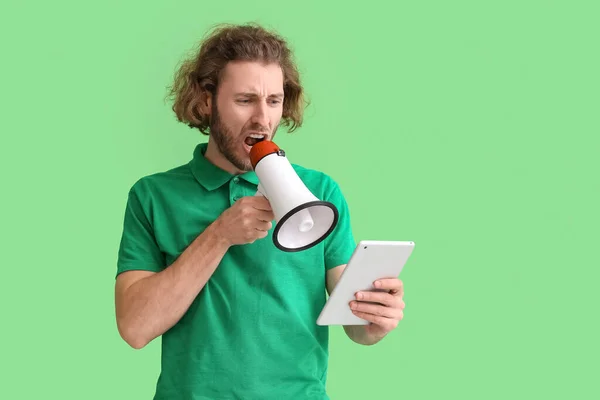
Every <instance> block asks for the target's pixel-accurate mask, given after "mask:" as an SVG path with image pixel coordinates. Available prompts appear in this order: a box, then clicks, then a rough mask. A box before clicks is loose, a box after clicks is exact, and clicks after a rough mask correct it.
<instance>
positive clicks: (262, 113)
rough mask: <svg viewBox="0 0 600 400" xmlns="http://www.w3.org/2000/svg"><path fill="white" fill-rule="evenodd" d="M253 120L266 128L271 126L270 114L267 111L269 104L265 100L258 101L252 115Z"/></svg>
mask: <svg viewBox="0 0 600 400" xmlns="http://www.w3.org/2000/svg"><path fill="white" fill-rule="evenodd" d="M252 122H253V123H255V124H257V125H260V126H263V127H265V128H268V127H269V114H268V112H267V104H266V103H265V102H262V101H261V102H257V103H256V108H255V109H254V115H253V116H252Z"/></svg>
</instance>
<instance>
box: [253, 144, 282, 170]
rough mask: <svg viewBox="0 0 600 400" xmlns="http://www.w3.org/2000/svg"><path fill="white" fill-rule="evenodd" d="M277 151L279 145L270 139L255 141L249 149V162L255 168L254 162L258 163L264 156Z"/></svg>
mask: <svg viewBox="0 0 600 400" xmlns="http://www.w3.org/2000/svg"><path fill="white" fill-rule="evenodd" d="M277 152H279V147H278V146H277V145H276V144H275V143H273V142H271V141H270V140H263V141H261V142H258V143H256V144H255V145H254V146H252V148H251V149H250V162H251V163H252V168H256V164H258V162H259V161H260V160H262V159H263V158H264V157H265V156H268V155H269V154H272V153H277Z"/></svg>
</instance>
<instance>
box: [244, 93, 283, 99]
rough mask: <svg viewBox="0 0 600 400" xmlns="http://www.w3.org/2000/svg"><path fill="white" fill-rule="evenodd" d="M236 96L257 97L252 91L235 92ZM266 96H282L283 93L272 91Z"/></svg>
mask: <svg viewBox="0 0 600 400" xmlns="http://www.w3.org/2000/svg"><path fill="white" fill-rule="evenodd" d="M235 95H236V96H245V97H257V94H256V93H254V92H239V93H236V94H235ZM268 97H278V98H283V93H274V94H272V95H270V96H268Z"/></svg>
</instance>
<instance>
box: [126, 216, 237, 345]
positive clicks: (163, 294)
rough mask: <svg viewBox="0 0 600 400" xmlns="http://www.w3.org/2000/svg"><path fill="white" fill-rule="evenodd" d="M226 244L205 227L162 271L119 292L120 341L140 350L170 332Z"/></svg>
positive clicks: (211, 229)
mask: <svg viewBox="0 0 600 400" xmlns="http://www.w3.org/2000/svg"><path fill="white" fill-rule="evenodd" d="M228 248H229V245H228V244H227V243H226V241H225V240H224V239H221V237H220V236H219V235H217V234H216V232H215V231H214V227H213V226H209V227H208V228H207V229H206V230H205V231H204V232H203V233H202V234H200V235H199V236H198V237H197V238H196V239H195V240H194V241H193V242H192V243H191V244H190V246H188V248H187V249H186V250H185V251H184V252H183V253H182V254H181V255H180V257H179V258H178V259H177V260H176V261H175V262H174V263H173V264H171V265H170V266H169V267H167V268H165V269H164V270H163V271H161V272H159V273H156V274H153V275H151V276H148V277H145V278H142V279H140V280H138V281H137V282H135V283H133V284H132V285H131V286H130V287H128V288H127V289H126V290H125V291H124V292H123V296H122V297H123V298H122V299H121V302H120V305H121V313H120V315H119V318H118V319H119V325H120V329H121V331H122V336H123V338H124V339H125V340H126V341H127V342H128V343H129V344H130V345H131V346H132V347H134V348H141V347H144V346H145V345H146V344H148V343H149V342H150V341H152V340H153V339H154V338H156V337H158V336H160V335H162V334H163V333H164V332H166V331H167V330H168V329H170V328H171V327H172V326H173V325H175V323H177V321H179V319H181V317H182V316H183V315H184V313H185V312H186V311H187V310H188V308H189V306H190V305H191V303H192V302H193V301H194V299H195V298H196V296H197V295H198V293H199V292H200V291H201V290H202V288H203V287H204V285H206V282H208V280H209V279H210V277H211V276H212V274H213V273H214V271H215V270H216V268H217V266H218V265H219V263H220V262H221V260H222V258H223V256H224V255H225V253H226V251H227V249H228Z"/></svg>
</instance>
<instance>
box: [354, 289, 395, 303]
mask: <svg viewBox="0 0 600 400" xmlns="http://www.w3.org/2000/svg"><path fill="white" fill-rule="evenodd" d="M356 300H359V301H370V302H373V303H380V304H383V305H386V306H390V307H391V306H393V305H395V304H396V300H397V299H396V298H395V297H394V296H393V295H391V294H389V293H385V292H370V291H364V292H358V293H356Z"/></svg>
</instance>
